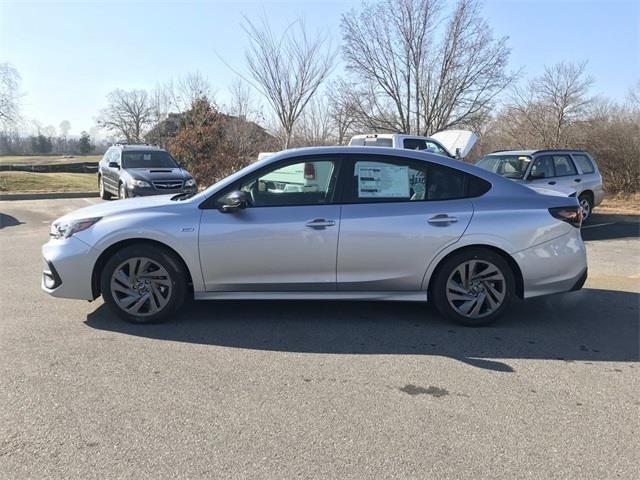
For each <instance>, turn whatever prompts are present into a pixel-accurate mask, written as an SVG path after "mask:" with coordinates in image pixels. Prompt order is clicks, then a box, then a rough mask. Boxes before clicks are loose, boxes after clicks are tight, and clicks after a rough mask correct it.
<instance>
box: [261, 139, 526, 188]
mask: <svg viewBox="0 0 640 480" xmlns="http://www.w3.org/2000/svg"><path fill="white" fill-rule="evenodd" d="M328 154H334V155H336V154H337V155H340V154H344V155H354V154H356V155H366V156H375V155H388V156H391V157H404V158H409V159H415V160H422V161H429V162H432V163H438V164H440V165H443V166H445V167H451V168H455V169H458V170H462V171H464V172H467V173H470V174H472V175H475V176H476V177H480V178H484V179H485V180H488V181H490V182H492V183H494V182H495V181H496V180H497V181H500V182H502V181H503V180H506V182H507V183H514V182H513V181H511V180H508V179H505V178H503V177H502V176H500V175H497V174H495V173H492V172H488V171H487V170H484V169H482V168H479V167H476V166H475V165H472V164H470V163H465V162H463V161H461V160H457V159H454V158H451V157H448V156H445V155H439V154H437V153H432V152H426V151H424V150H408V149H404V148H391V147H375V148H373V147H361V146H357V147H356V146H344V145H341V146H332V147H304V148H292V149H288V150H282V151H280V152H277V153H274V154H273V155H270V156H268V157H266V158H264V159H262V160H258V161H257V162H255V163H253V164H252V165H255V166H256V169H257V168H260V167H262V166H264V165H268V164H270V163H273V162H277V161H279V160H284V159H286V158H289V157H297V156H304V155H328Z"/></svg>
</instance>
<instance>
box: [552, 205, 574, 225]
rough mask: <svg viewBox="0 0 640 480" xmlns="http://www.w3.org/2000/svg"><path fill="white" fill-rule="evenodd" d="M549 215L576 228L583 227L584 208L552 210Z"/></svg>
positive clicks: (556, 208)
mask: <svg viewBox="0 0 640 480" xmlns="http://www.w3.org/2000/svg"><path fill="white" fill-rule="evenodd" d="M549 213H550V214H551V215H552V216H553V218H557V219H558V220H562V221H563V222H567V223H569V224H571V225H572V226H574V227H576V228H580V227H581V226H582V207H580V206H577V205H576V206H572V207H555V208H550V209H549Z"/></svg>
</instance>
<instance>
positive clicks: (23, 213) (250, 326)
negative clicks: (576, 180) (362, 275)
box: [0, 198, 640, 479]
mask: <svg viewBox="0 0 640 480" xmlns="http://www.w3.org/2000/svg"><path fill="white" fill-rule="evenodd" d="M98 201H99V200H98V199H94V198H91V199H66V200H38V201H11V202H0V213H1V215H0V273H1V275H2V277H1V278H2V281H1V282H0V405H1V406H2V407H1V408H0V478H3V479H4V478H7V479H17V478H82V479H85V478H99V479H103V478H135V479H143V478H153V479H157V478H168V477H171V478H216V479H219V478H220V479H221V478H256V479H267V478H276V479H283V478H336V479H351V478H353V479H356V478H357V479H360V478H452V479H465V478H469V479H481V478H492V479H493V478H505V479H516V478H535V479H538V478H559V479H570V478H576V479H583V478H634V479H635V478H639V477H640V470H639V468H640V467H639V464H640V462H639V460H640V457H639V455H640V454H639V452H640V436H639V432H640V375H639V374H640V363H639V351H638V349H639V342H640V329H639V322H640V319H639V315H640V314H639V304H640V238H639V236H640V235H639V229H640V224H639V223H638V218H637V217H635V218H634V217H616V216H606V217H604V216H598V215H596V216H594V218H593V219H592V222H591V223H590V224H589V228H585V229H584V230H583V236H584V238H585V240H586V241H587V249H588V255H589V273H590V276H589V279H588V281H587V284H586V285H585V288H584V289H583V290H581V291H578V292H573V293H568V294H563V295H555V296H550V297H545V298H540V299H532V300H528V301H518V302H516V303H515V304H514V305H513V306H512V308H511V309H510V311H509V312H508V314H507V315H506V316H505V317H504V318H503V319H502V320H500V321H499V322H498V323H497V324H495V325H493V326H491V327H487V328H479V329H470V328H464V327H460V326H457V325H453V324H451V323H448V322H446V321H444V320H443V319H441V318H440V317H439V316H438V315H437V314H436V313H435V312H434V311H433V310H432V309H431V308H430V307H428V306H425V305H420V304H411V303H407V304H403V303H373V302H303V301H297V302H251V301H244V302H192V303H191V304H190V305H189V306H188V307H187V308H186V309H185V311H184V312H183V313H182V314H181V315H180V316H179V318H176V320H175V321H173V322H170V323H168V324H162V325H151V326H136V325H130V324H127V323H124V322H122V321H121V320H119V319H117V318H116V317H114V315H113V314H112V313H111V312H110V311H109V310H108V309H106V308H105V307H104V305H103V304H102V301H101V300H96V301H95V302H92V303H89V302H83V301H74V300H63V299H54V298H51V297H49V296H48V295H46V294H44V293H43V292H41V291H40V275H41V266H42V264H41V258H40V246H41V245H42V243H44V242H46V241H47V234H48V228H49V224H50V222H51V221H52V220H53V219H54V218H56V217H57V216H60V215H62V214H64V213H65V212H68V211H71V210H74V209H76V208H79V207H81V206H84V205H88V204H92V203H96V202H98Z"/></svg>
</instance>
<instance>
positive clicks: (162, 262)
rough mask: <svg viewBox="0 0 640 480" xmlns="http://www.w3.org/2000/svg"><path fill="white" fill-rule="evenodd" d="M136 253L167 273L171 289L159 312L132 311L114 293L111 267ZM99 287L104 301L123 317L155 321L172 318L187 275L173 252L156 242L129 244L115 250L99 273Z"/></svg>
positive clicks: (183, 297)
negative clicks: (144, 313)
mask: <svg viewBox="0 0 640 480" xmlns="http://www.w3.org/2000/svg"><path fill="white" fill-rule="evenodd" d="M135 257H141V258H147V259H150V260H152V261H153V262H155V263H157V264H158V265H159V266H161V267H162V268H164V269H165V270H166V272H167V273H168V274H169V278H170V283H171V290H170V293H169V295H168V297H167V298H168V301H167V303H166V305H165V306H164V308H162V309H161V310H160V311H159V312H157V313H153V314H146V315H134V314H131V313H129V312H127V311H126V310H124V309H123V308H122V307H120V305H119V304H118V302H117V301H116V299H115V298H114V296H113V292H112V289H111V279H112V275H113V274H114V271H115V270H116V269H117V268H118V267H119V266H120V265H121V264H122V263H123V262H126V261H127V260H129V259H131V258H135ZM100 290H101V293H102V298H103V299H104V302H105V303H106V304H107V305H108V306H109V307H110V308H111V309H112V310H113V311H114V312H115V313H116V314H117V315H118V316H119V317H121V318H122V319H123V320H126V321H127V322H131V323H158V322H164V321H168V320H171V319H173V318H175V313H176V312H177V311H178V309H179V308H180V307H181V306H182V304H183V303H184V300H185V296H186V293H187V275H186V272H185V271H184V267H183V266H182V262H181V261H180V259H179V258H177V257H176V255H175V254H174V253H173V252H171V251H169V250H167V249H164V248H161V247H157V246H155V245H148V244H147V245H145V244H138V245H131V246H129V247H125V248H123V249H122V250H120V251H118V252H116V253H115V254H114V255H113V256H111V258H109V260H107V263H106V264H105V266H104V268H103V269H102V272H101V274H100Z"/></svg>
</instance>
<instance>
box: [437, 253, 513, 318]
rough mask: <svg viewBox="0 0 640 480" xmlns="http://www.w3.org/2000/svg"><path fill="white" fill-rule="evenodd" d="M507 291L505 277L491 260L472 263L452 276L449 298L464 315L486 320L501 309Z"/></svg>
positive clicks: (463, 266)
mask: <svg viewBox="0 0 640 480" xmlns="http://www.w3.org/2000/svg"><path fill="white" fill-rule="evenodd" d="M506 289H507V284H506V281H505V278H504V275H503V274H502V272H501V271H500V269H499V268H498V267H497V266H495V265H494V264H493V263H491V262H489V261H487V260H468V261H466V262H463V263H461V264H460V265H459V266H458V267H457V268H455V269H454V270H453V271H452V272H451V274H450V275H449V278H448V279H447V285H446V297H447V301H448V302H449V305H451V307H452V308H453V309H454V310H455V311H456V312H458V313H459V314H460V315H463V316H464V317H467V318H482V317H486V316H488V315H491V314H492V313H493V312H495V311H496V310H497V309H498V308H500V306H501V305H502V304H503V303H504V299H505V296H506Z"/></svg>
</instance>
